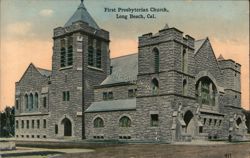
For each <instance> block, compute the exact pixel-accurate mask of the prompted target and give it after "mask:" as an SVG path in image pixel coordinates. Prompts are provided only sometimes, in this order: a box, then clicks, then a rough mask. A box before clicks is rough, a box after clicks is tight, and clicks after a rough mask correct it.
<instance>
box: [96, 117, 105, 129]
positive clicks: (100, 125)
mask: <svg viewBox="0 0 250 158" xmlns="http://www.w3.org/2000/svg"><path fill="white" fill-rule="evenodd" d="M94 127H95V128H100V127H104V121H103V119H101V118H100V117H97V118H96V119H95V120H94Z"/></svg>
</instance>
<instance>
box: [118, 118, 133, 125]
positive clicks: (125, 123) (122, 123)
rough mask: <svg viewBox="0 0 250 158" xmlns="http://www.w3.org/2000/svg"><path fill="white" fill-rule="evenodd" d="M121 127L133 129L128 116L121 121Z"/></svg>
mask: <svg viewBox="0 0 250 158" xmlns="http://www.w3.org/2000/svg"><path fill="white" fill-rule="evenodd" d="M119 126H120V127H131V120H130V119H129V118H128V117H127V116H123V117H122V118H121V119H120V120H119Z"/></svg>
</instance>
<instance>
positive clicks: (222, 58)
mask: <svg viewBox="0 0 250 158" xmlns="http://www.w3.org/2000/svg"><path fill="white" fill-rule="evenodd" d="M217 60H218V61H220V60H225V59H224V57H223V56H222V55H221V54H220V56H219V57H218V59H217Z"/></svg>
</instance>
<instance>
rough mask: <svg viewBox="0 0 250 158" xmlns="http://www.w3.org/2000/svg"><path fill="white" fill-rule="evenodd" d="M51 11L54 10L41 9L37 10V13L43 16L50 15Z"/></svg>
mask: <svg viewBox="0 0 250 158" xmlns="http://www.w3.org/2000/svg"><path fill="white" fill-rule="evenodd" d="M53 13H54V11H53V10H52V9H43V10H41V11H40V12H39V15H40V16H43V17H51V16H52V15H53Z"/></svg>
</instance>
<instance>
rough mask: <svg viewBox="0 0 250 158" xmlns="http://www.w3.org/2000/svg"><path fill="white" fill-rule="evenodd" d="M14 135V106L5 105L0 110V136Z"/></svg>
mask: <svg viewBox="0 0 250 158" xmlns="http://www.w3.org/2000/svg"><path fill="white" fill-rule="evenodd" d="M14 135H15V108H14V107H6V108H5V110H4V111H3V112H0V137H13V136H14Z"/></svg>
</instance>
